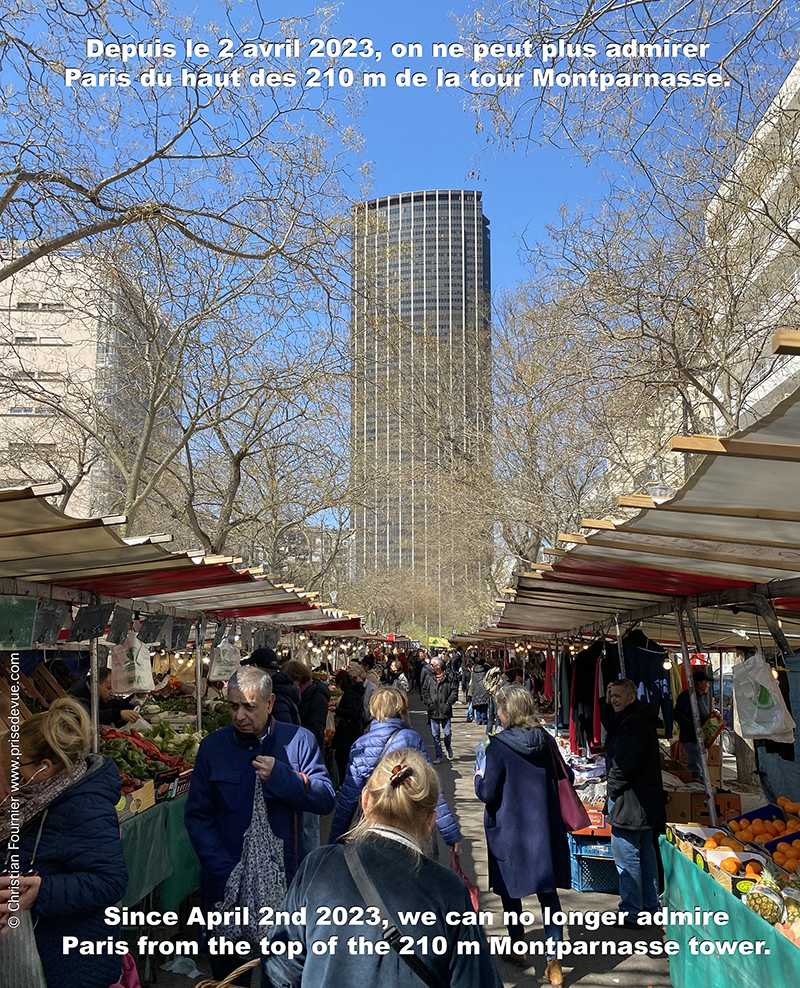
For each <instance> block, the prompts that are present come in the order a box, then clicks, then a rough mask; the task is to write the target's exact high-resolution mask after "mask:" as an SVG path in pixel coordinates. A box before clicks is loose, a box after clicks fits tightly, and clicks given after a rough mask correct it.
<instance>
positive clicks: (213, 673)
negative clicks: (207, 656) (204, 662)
mask: <svg viewBox="0 0 800 988" xmlns="http://www.w3.org/2000/svg"><path fill="white" fill-rule="evenodd" d="M241 662H242V653H241V652H240V651H239V649H238V648H237V647H236V646H235V645H233V644H232V643H231V642H229V641H228V640H227V638H226V639H225V640H224V641H223V642H221V643H220V645H219V647H217V648H212V649H211V665H210V666H209V668H208V678H209V680H210V681H211V682H214V683H218V682H227V681H228V680H229V679H230V678H231V676H232V675H233V674H234V673H235V672H236V670H237V669H238V668H239V666H240V665H241Z"/></svg>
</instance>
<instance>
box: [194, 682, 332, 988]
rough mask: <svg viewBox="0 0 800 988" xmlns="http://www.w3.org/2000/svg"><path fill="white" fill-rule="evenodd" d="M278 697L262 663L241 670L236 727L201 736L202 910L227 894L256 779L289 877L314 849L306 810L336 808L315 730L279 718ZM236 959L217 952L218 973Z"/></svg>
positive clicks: (197, 835)
mask: <svg viewBox="0 0 800 988" xmlns="http://www.w3.org/2000/svg"><path fill="white" fill-rule="evenodd" d="M274 703H275V694H274V693H273V692H272V680H271V679H270V676H269V674H268V673H267V672H265V671H264V670H263V669H261V668H259V667H258V666H245V667H241V668H239V669H237V671H236V672H235V673H234V674H233V676H231V678H230V680H229V681H228V704H229V705H230V710H231V724H230V726H228V727H223V728H220V730H218V731H214V733H213V734H209V735H208V737H206V738H204V739H203V740H202V741H201V742H200V748H199V750H198V752H197V760H196V761H195V766H194V772H193V773H192V781H191V785H190V787H189V795H188V798H187V800H186V830H187V831H188V833H189V837H190V839H191V841H192V844H193V845H194V849H195V851H196V852H197V856H198V858H199V859H200V866H201V871H200V895H201V904H202V907H203V909H204V910H209V909H213V908H214V907H215V905H216V904H217V903H219V902H220V901H221V900H222V897H223V894H224V891H225V883H226V882H227V880H228V878H229V876H230V873H231V872H232V871H233V869H234V867H235V865H236V864H237V863H238V861H239V858H240V857H241V854H242V845H243V840H244V833H245V831H246V830H247V828H248V827H249V826H250V820H251V818H252V814H253V795H254V787H255V786H256V785H259V786H261V788H262V792H263V794H264V800H265V802H266V807H267V816H268V817H269V823H270V826H271V827H272V830H273V832H274V833H275V835H276V836H277V837H280V838H281V840H282V841H283V862H284V867H285V869H286V881H287V883H290V882H291V880H292V878H293V877H294V874H295V872H296V871H297V869H298V867H299V866H300V862H301V861H302V860H303V858H304V857H305V855H306V854H307V853H308V851H309V850H311V848H309V847H306V846H304V844H303V841H302V827H301V817H302V814H303V813H304V812H308V813H316V814H320V815H324V814H326V813H330V812H331V810H332V809H333V804H334V801H335V795H334V791H333V786H332V784H331V781H330V779H329V778H328V773H327V771H326V770H325V765H324V763H323V761H322V756H321V754H320V750H319V745H318V744H317V742H316V740H315V738H314V735H313V734H312V733H311V732H310V731H307V730H306V729H305V728H304V727H297V726H295V725H294V724H286V723H282V722H280V721H277V720H275V717H274V716H273V714H272V708H273V706H274ZM230 960H232V959H231V958H227V957H212V958H211V961H212V971H213V974H214V977H215V978H218V979H220V978H224V977H226V976H227V974H229V973H230V971H232V970H233V969H234V968H235V967H236V966H237V965H238V963H239V962H240V961H241V957H236V958H235V960H234V962H233V967H230V966H229V964H228V962H229V961H230Z"/></svg>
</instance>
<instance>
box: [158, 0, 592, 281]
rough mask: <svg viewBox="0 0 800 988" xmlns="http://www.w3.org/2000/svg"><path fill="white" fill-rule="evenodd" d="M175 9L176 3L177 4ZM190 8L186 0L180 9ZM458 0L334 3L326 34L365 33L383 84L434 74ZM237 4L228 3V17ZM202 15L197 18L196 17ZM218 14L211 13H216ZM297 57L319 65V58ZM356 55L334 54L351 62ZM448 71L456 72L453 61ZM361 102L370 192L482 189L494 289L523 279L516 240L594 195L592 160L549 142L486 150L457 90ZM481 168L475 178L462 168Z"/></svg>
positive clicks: (290, 9) (384, 95) (396, 92)
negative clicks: (407, 71)
mask: <svg viewBox="0 0 800 988" xmlns="http://www.w3.org/2000/svg"><path fill="white" fill-rule="evenodd" d="M176 2H177V5H178V6H182V3H181V0H176ZM184 9H188V5H187V8H184ZM219 9H220V6H219V5H218V3H217V2H216V0H205V2H204V3H203V4H202V6H201V11H202V13H204V14H207V15H209V16H213V13H212V12H213V11H219ZM262 9H263V12H264V15H265V16H268V17H270V18H281V17H287V16H299V15H302V14H306V13H309V12H310V10H311V4H309V5H308V6H303V7H300V6H299V5H298V4H297V3H296V2H292V0H276V2H269V4H268V6H267V5H265V6H264V7H263V8H262ZM466 9H467V4H466V0H464V2H463V3H461V4H457V3H447V2H445V3H441V2H440V3H437V2H435V0H434V2H425V0H407V2H405V3H402V4H397V5H394V4H393V5H389V4H383V3H376V2H374V0H342V2H340V3H339V4H338V16H337V19H336V21H335V22H334V23H333V25H331V27H330V29H329V31H328V37H339V38H345V37H354V38H356V39H361V38H364V37H368V38H371V39H372V41H373V42H374V44H375V48H376V49H378V50H380V51H381V52H382V53H383V57H382V59H381V61H380V63H379V64H378V63H376V64H375V66H374V67H375V69H377V70H381V71H383V72H385V73H386V76H387V80H391V79H393V77H394V74H395V73H396V72H397V71H399V70H401V69H402V68H404V67H405V66H406V65H408V66H410V67H411V68H412V70H414V71H424V72H426V73H428V74H429V75H432V71H431V68H430V67H431V65H432V64H434V62H435V61H437V62H438V61H439V60H434V59H433V58H432V57H431V43H432V42H434V41H438V42H453V41H457V40H458V28H457V25H456V24H455V22H454V20H453V17H452V16H451V12H454V11H455V12H457V13H465V12H466ZM240 10H241V8H234V11H235V13H234V18H238V16H240V13H239V11H240ZM201 19H202V14H201ZM217 20H219V16H217ZM394 42H401V43H410V42H420V43H421V44H422V46H423V52H424V55H423V57H422V58H415V59H402V58H393V57H391V55H390V50H391V46H392V44H393V43H394ZM304 61H305V62H306V63H307V64H309V65H319V66H320V67H324V63H323V62H320V61H309V60H307V59H306V58H305V53H304ZM358 61H359V60H345V59H341V60H340V62H339V64H340V65H350V66H354V67H355V64H357V63H358ZM447 64H448V67H449V68H452V69H453V70H458V69H459V68H460V59H455V58H454V59H451V60H449V62H448V63H447ZM365 96H366V102H365V105H364V106H363V111H362V113H361V114H360V116H359V118H358V121H357V126H358V127H359V129H360V130H361V131H362V132H363V134H364V138H365V142H366V149H365V157H366V158H367V159H369V160H370V161H371V162H372V175H373V184H372V193H371V195H372V196H379V195H390V194H395V193H399V192H409V191H415V190H418V189H433V188H445V189H448V188H451V189H463V188H475V189H479V190H481V191H482V192H483V203H484V213H485V214H486V215H487V216H488V217H489V219H490V221H491V233H492V281H493V286H494V287H495V288H502V287H505V288H510V287H512V286H513V285H515V284H517V283H518V282H519V281H520V280H522V279H524V277H525V271H524V267H523V264H522V261H521V259H520V257H519V256H518V252H519V249H520V241H519V238H520V237H521V236H522V235H523V234H524V235H525V236H526V238H527V239H528V240H537V239H540V238H542V237H543V236H544V233H545V230H544V226H545V223H547V222H555V221H556V220H557V215H558V206H559V205H560V204H561V203H564V202H566V203H567V204H568V205H569V206H570V207H572V206H574V205H575V203H576V201H577V200H578V198H579V197H581V196H583V197H588V198H594V197H597V196H599V195H600V193H601V191H602V187H601V185H600V184H599V183H600V168H599V166H591V167H587V166H586V164H585V163H584V161H583V160H581V159H579V158H573V157H571V156H570V154H569V153H568V152H567V151H562V150H558V149H555V148H545V149H532V150H531V151H530V152H529V153H527V154H526V153H525V152H524V151H523V150H517V151H516V152H511V151H506V152H504V151H501V150H497V149H496V148H495V147H493V146H492V147H488V148H487V141H486V133H482V134H477V133H476V127H475V123H476V121H475V117H474V115H473V114H472V113H471V112H470V111H469V110H468V109H465V106H464V96H463V94H462V93H461V92H459V91H458V90H444V89H442V90H439V91H438V92H437V90H436V87H435V86H430V87H428V88H424V89H414V88H408V89H399V88H397V87H395V86H394V85H393V84H392V83H391V82H389V83H388V84H387V86H386V88H385V89H381V90H377V89H376V90H365ZM476 164H477V165H478V166H479V176H478V177H477V178H474V177H473V178H470V174H471V173H472V172H473V170H475V168H476Z"/></svg>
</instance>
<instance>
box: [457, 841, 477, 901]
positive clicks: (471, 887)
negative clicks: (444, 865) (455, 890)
mask: <svg viewBox="0 0 800 988" xmlns="http://www.w3.org/2000/svg"><path fill="white" fill-rule="evenodd" d="M450 867H451V868H452V869H453V871H454V872H455V873H456V874H457V875H458V877H459V878H461V879H462V880H463V882H464V884H465V885H466V886H467V891H468V892H469V899H470V902H471V903H472V908H473V910H474V911H475V912H478V910H479V909H480V889H479V888H478V886H477V885H476V884H475V883H474V882H472V881H470V879H469V878H467V876H466V875H465V874H464V872H463V870H462V868H461V859H460V858H459V856H458V855H457V854H456V852H455V850H454V849H453V848H452V847H451V848H450Z"/></svg>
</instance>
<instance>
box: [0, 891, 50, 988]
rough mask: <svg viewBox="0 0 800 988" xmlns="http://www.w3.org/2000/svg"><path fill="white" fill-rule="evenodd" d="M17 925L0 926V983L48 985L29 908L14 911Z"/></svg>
mask: <svg viewBox="0 0 800 988" xmlns="http://www.w3.org/2000/svg"><path fill="white" fill-rule="evenodd" d="M17 916H18V917H19V926H18V927H16V929H12V928H11V927H10V926H6V927H5V928H4V929H3V930H0V985H8V986H9V988H10V986H11V985H15V986H16V985H18V986H20V988H22V986H23V985H24V986H25V988H47V985H46V983H45V980H44V972H43V971H42V962H41V960H40V959H39V951H38V950H37V948H36V938H35V936H34V933H33V921H32V920H31V914H30V910H28V909H20V911H19V912H18V913H17Z"/></svg>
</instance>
